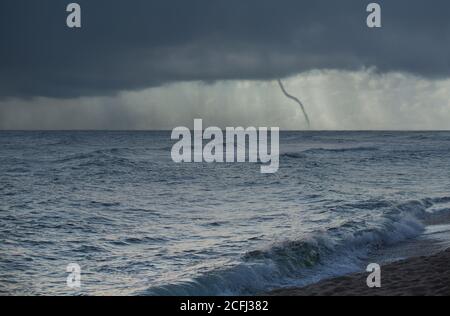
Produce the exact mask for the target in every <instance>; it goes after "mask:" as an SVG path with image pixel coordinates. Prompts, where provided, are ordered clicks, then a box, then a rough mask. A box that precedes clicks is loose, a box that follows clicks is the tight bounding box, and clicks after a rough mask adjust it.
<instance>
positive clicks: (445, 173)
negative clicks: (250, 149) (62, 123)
mask: <svg viewBox="0 0 450 316" xmlns="http://www.w3.org/2000/svg"><path fill="white" fill-rule="evenodd" d="M172 144H173V142H171V141H170V133H166V132H160V133H157V132H0V162H1V163H0V244H1V247H0V294H43V295H46V294H47V295H48V294H61V295H73V294H76V295H77V294H82V295H83V294H94V295H105V294H123V295H155V294H163V295H174V294H182V295H195V294H208V295H217V294H219V295H220V294H253V293H259V292H262V291H266V290H269V289H271V288H275V287H279V286H289V285H302V284H306V283H309V282H313V281H317V280H319V279H321V278H324V277H327V276H332V275H338V274H342V273H346V272H351V271H354V270H358V269H360V268H361V267H362V265H363V264H365V262H366V261H365V260H367V258H368V256H370V254H371V253H372V252H374V251H378V250H379V249H383V248H386V247H388V246H392V245H396V244H399V243H401V242H404V241H408V240H411V238H415V237H417V236H419V235H421V234H423V233H424V232H428V233H429V234H430V236H432V235H435V234H439V236H440V237H442V236H446V235H448V231H447V228H446V227H445V226H433V227H434V229H430V228H429V227H426V224H430V223H432V224H434V225H435V224H439V223H440V219H443V218H448V217H449V216H448V215H449V213H450V211H449V209H450V190H449V189H450V168H449V166H450V133H419V132H417V133H393V132H392V133H391V132H376V133H375V132H367V133H356V132H354V133H350V132H349V133H333V132H322V133H319V132H317V133H283V134H282V135H281V147H280V150H281V157H280V159H281V164H280V170H279V172H278V173H277V174H274V175H263V174H261V173H260V166H259V165H256V164H182V165H177V164H174V163H173V162H172V161H171V158H170V150H171V146H172ZM69 263H77V264H79V265H80V266H81V268H82V288H81V290H79V291H74V290H71V289H69V288H67V287H66V277H67V273H66V266H67V265H68V264H69Z"/></svg>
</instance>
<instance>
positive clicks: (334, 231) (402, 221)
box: [139, 197, 450, 296]
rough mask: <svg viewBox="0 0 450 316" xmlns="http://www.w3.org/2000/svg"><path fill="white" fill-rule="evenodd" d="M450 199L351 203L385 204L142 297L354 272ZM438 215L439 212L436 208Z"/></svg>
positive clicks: (232, 290)
mask: <svg viewBox="0 0 450 316" xmlns="http://www.w3.org/2000/svg"><path fill="white" fill-rule="evenodd" d="M447 201H450V197H442V198H434V199H423V200H414V201H408V202H406V203H399V204H395V203H390V202H388V201H381V202H378V203H376V202H374V201H369V202H367V203H355V205H354V207H355V208H357V207H363V208H369V207H370V206H372V207H374V209H378V208H383V209H384V208H386V211H385V212H384V213H383V216H380V217H379V218H377V220H374V221H369V220H360V221H358V220H351V221H347V222H345V223H342V224H341V225H339V226H338V227H335V228H329V229H327V230H325V231H322V232H320V233H315V234H314V235H312V236H302V238H301V239H299V240H286V241H283V242H280V243H276V244H273V245H270V246H268V247H267V248H266V249H260V250H255V251H249V252H247V253H245V254H244V255H243V256H242V258H241V259H240V260H239V262H238V263H236V264H234V265H231V266H228V267H225V268H219V269H212V270H211V271H209V272H206V273H203V274H202V275H199V276H197V277H194V278H192V279H189V280H185V281H179V282H173V283H171V284H166V285H161V286H156V287H151V288H149V289H148V290H146V291H145V292H143V293H139V294H140V295H163V296H164V295H165V296H172V295H180V296H194V295H251V294H257V293H261V292H263V291H267V289H270V288H276V287H280V286H283V285H292V284H296V285H307V284H309V283H313V282H317V281H319V280H321V279H323V278H326V277H331V276H338V275H343V274H346V273H351V272H355V271H357V270H358V269H360V268H361V264H362V262H363V261H362V260H363V259H364V258H367V256H368V255H369V254H370V252H371V251H373V250H376V249H379V248H381V247H385V246H388V245H393V244H396V243H398V242H402V241H405V240H408V239H411V238H414V237H417V236H418V235H420V234H421V233H423V231H424V230H425V221H426V220H427V219H428V218H429V217H430V216H437V215H436V214H435V213H430V212H429V211H428V210H429V209H430V208H431V207H434V206H436V203H446V202H447ZM437 213H438V214H439V212H437Z"/></svg>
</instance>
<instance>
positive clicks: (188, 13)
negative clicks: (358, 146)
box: [0, 0, 450, 98]
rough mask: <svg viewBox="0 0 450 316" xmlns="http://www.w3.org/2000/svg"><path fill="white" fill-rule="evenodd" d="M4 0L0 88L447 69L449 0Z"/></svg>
mask: <svg viewBox="0 0 450 316" xmlns="http://www.w3.org/2000/svg"><path fill="white" fill-rule="evenodd" d="M70 2H72V1H63V0H40V1H29V0H27V1H24V0H2V1H1V4H0V26H1V29H0V39H1V46H2V47H1V50H0V96H1V97H33V96H48V97H61V98H66V97H76V96H91V95H108V94H113V93H115V92H117V91H121V90H135V89H141V88H146V87H151V86H158V85H161V84H165V83H170V82H175V81H190V80H203V81H215V80H221V79H262V80H266V79H275V78H278V77H283V76H287V75H293V74H297V73H300V72H303V71H307V70H311V69H324V68H333V69H346V70H347V69H358V68H361V67H371V66H375V67H377V69H378V70H379V71H404V72H410V73H414V74H418V75H423V76H430V77H447V76H448V75H449V74H450V61H449V56H450V19H449V14H450V2H448V1H447V0H435V1H427V0H390V1H377V2H378V3H380V4H381V5H382V8H383V28H382V29H376V30H374V29H369V28H367V26H366V24H365V21H366V17H367V13H366V11H365V8H366V6H367V4H368V3H370V2H371V1H363V0H341V1H335V0H328V1H324V0H314V1H313V0H310V1H302V0H220V1H219V0H160V1H156V0H133V1H125V0H122V1H117V0H79V1H76V2H78V3H79V4H80V5H81V7H82V23H83V27H82V29H79V30H74V29H69V28H67V27H66V26H65V21H66V17H67V13H66V12H65V7H66V5H67V4H68V3H70Z"/></svg>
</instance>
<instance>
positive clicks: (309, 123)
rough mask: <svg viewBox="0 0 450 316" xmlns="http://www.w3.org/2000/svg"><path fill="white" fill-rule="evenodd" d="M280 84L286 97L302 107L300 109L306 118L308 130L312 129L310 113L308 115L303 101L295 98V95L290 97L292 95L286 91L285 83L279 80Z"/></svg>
mask: <svg viewBox="0 0 450 316" xmlns="http://www.w3.org/2000/svg"><path fill="white" fill-rule="evenodd" d="M278 84H279V85H280V88H281V91H283V93H284V95H285V96H286V97H287V98H289V99H291V100H293V101H295V102H297V103H298V105H300V108H301V109H302V111H303V115H304V116H305V120H306V123H307V124H308V128H311V121H310V120H309V117H308V113H306V109H305V106H304V105H303V103H302V101H300V100H299V99H298V98H296V97H294V96H293V95H290V94H289V93H288V92H287V91H286V89H285V88H284V85H283V82H281V79H278Z"/></svg>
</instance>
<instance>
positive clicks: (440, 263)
mask: <svg viewBox="0 0 450 316" xmlns="http://www.w3.org/2000/svg"><path fill="white" fill-rule="evenodd" d="M368 275H369V273H357V274H353V275H349V276H344V277H339V278H335V279H330V280H325V281H322V282H319V283H317V284H312V285H310V286H307V287H304V288H298V289H281V290H276V291H273V292H271V293H269V295H273V296H449V295H450V249H448V250H446V251H443V252H441V253H438V254H436V255H432V256H428V257H417V258H411V259H407V260H404V261H399V262H395V263H391V264H388V265H385V266H383V267H382V275H381V280H382V284H381V288H379V289H370V288H368V287H367V283H366V279H367V277H368Z"/></svg>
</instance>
